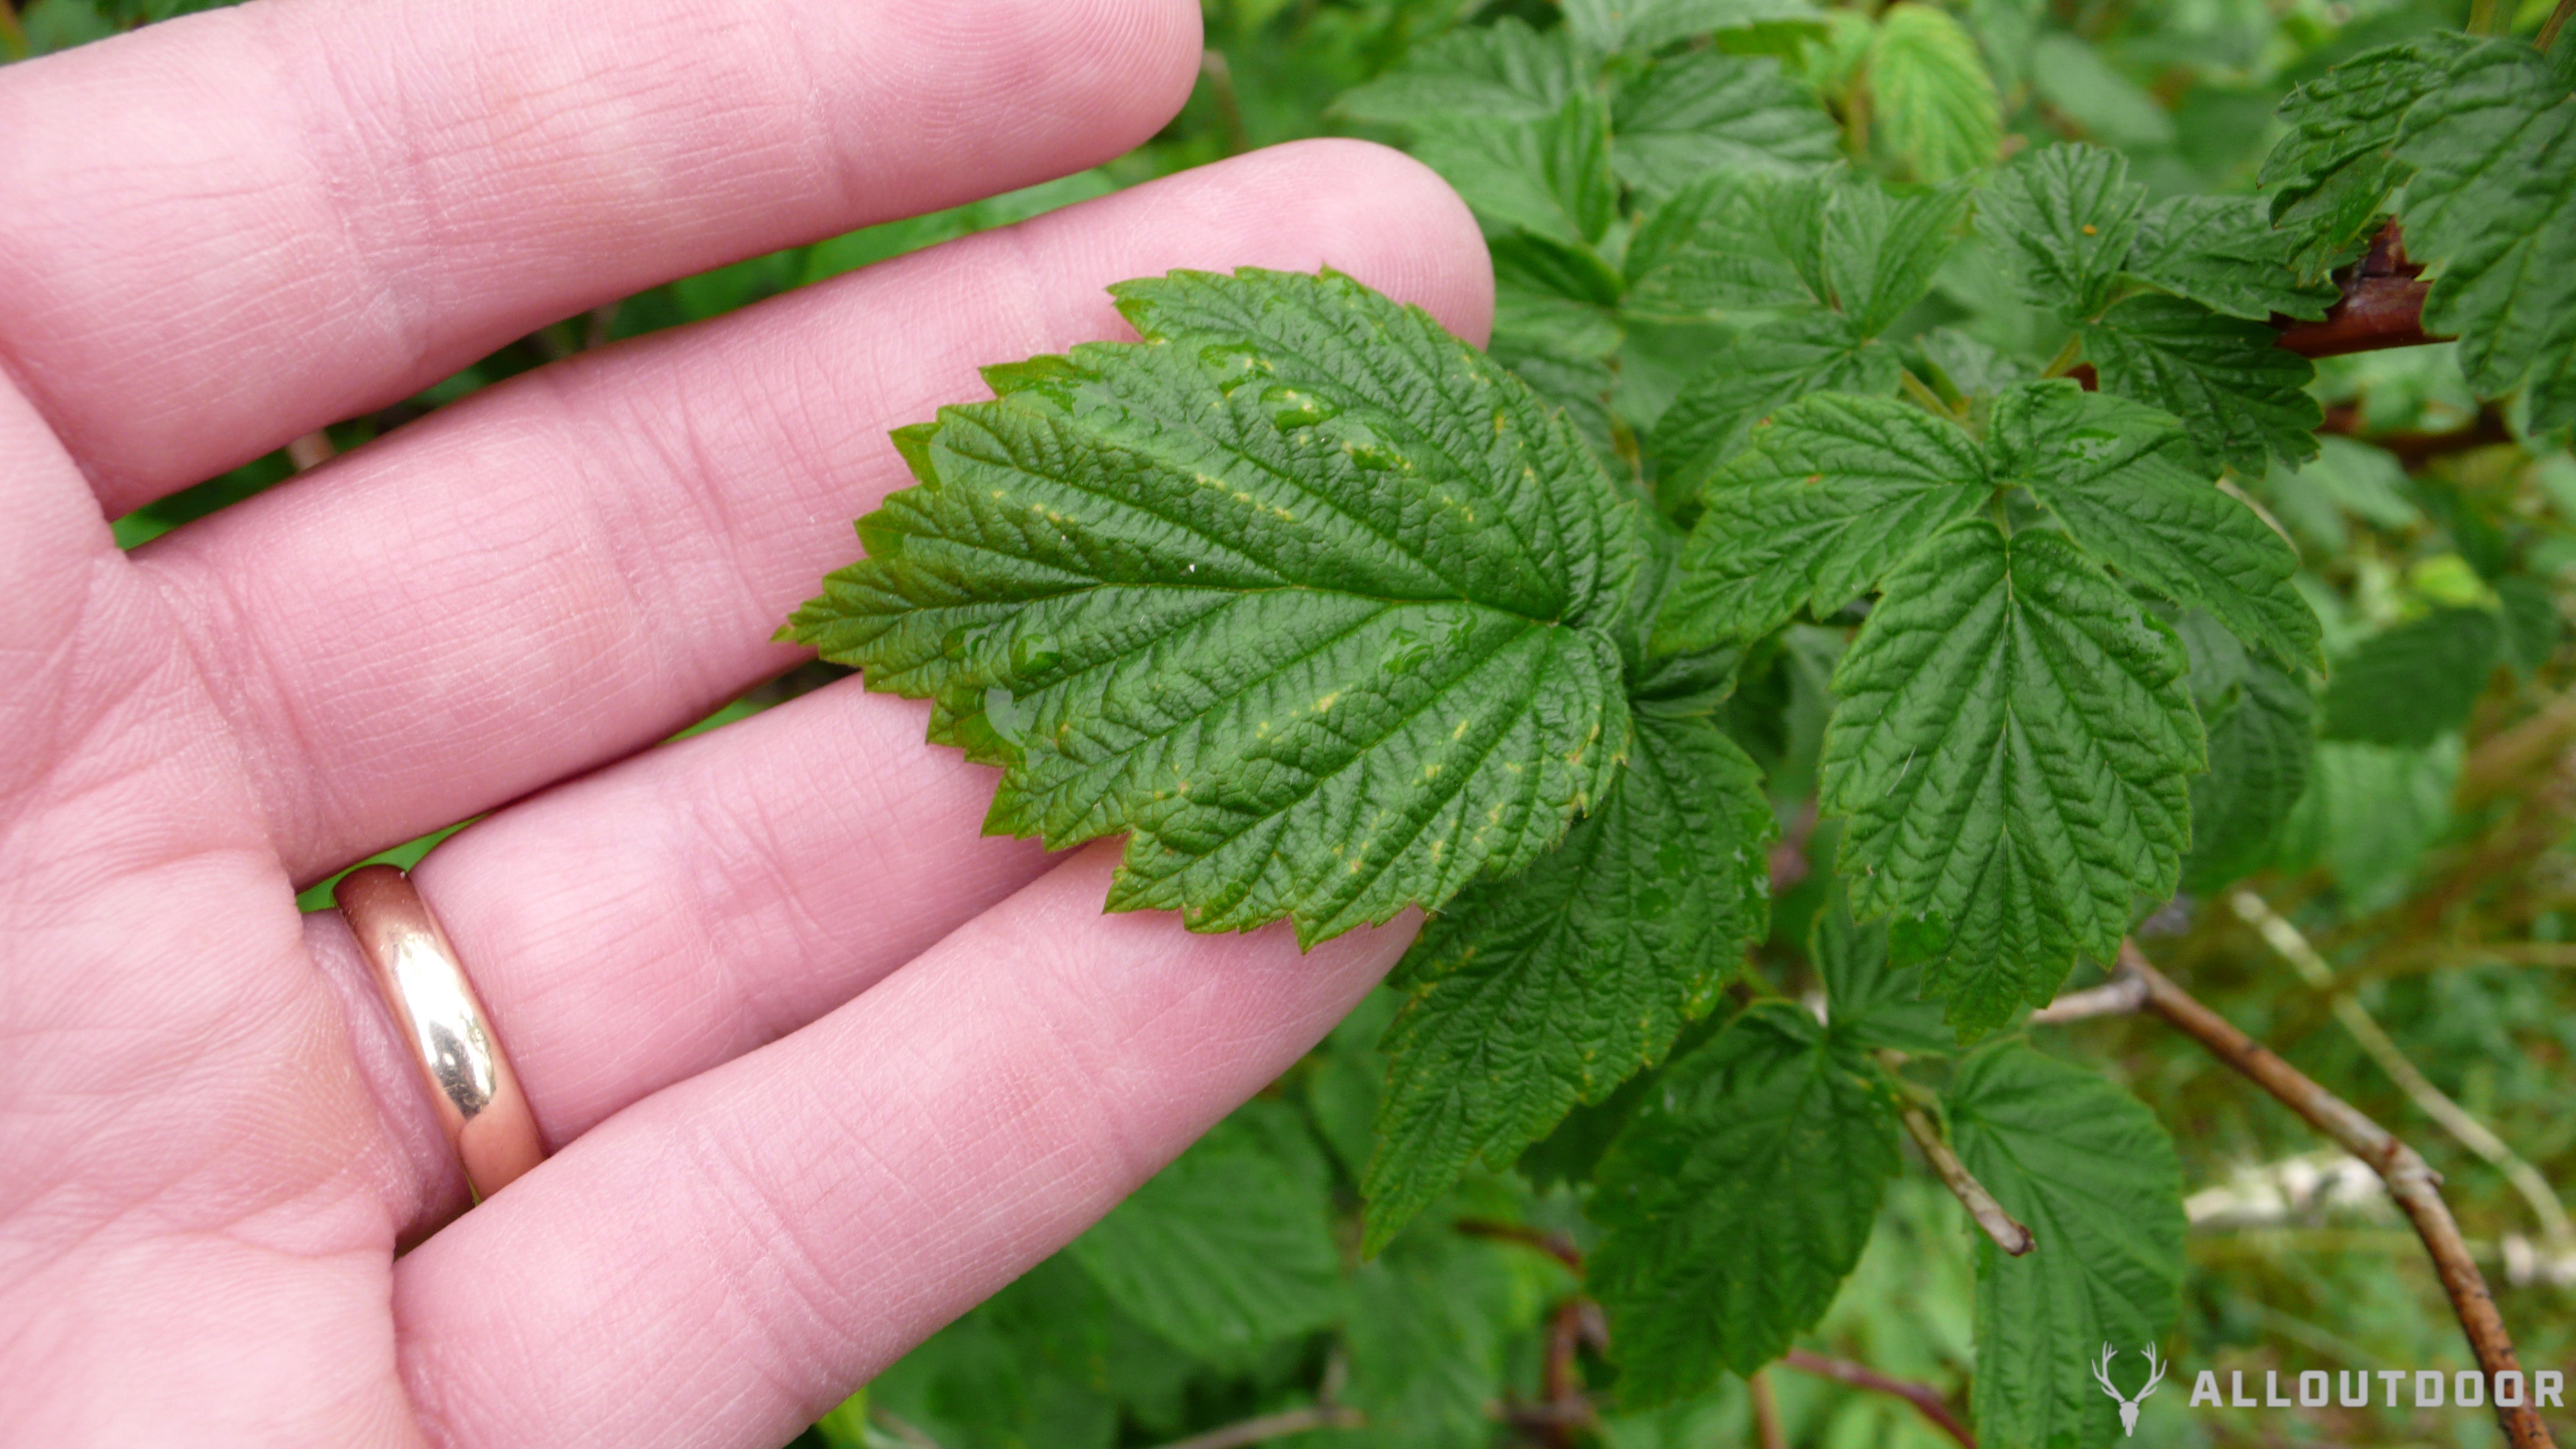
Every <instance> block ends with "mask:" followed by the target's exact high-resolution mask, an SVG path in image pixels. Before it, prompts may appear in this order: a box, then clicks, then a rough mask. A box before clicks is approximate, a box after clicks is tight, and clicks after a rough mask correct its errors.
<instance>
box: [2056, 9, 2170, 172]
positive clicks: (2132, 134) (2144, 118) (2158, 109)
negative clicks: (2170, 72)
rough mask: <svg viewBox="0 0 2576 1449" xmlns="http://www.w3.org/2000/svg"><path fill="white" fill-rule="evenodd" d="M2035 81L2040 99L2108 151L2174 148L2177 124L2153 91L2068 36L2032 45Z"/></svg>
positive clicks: (2085, 45)
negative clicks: (2108, 148) (2115, 149)
mask: <svg viewBox="0 0 2576 1449" xmlns="http://www.w3.org/2000/svg"><path fill="white" fill-rule="evenodd" d="M2030 78H2031V85H2032V88H2033V89H2034V90H2036V91H2037V92H2038V93H2039V97H2040V99H2042V100H2044V101H2046V102H2048V104H2049V105H2051V106H2053V107H2055V108H2056V110H2057V111H2058V113H2059V114H2060V115H2062V116H2064V117H2066V118H2067V119H2069V120H2072V121H2073V122H2074V123H2075V124H2076V125H2078V126H2080V127H2082V128H2083V130H2084V133H2085V134H2086V135H2087V136H2090V137H2092V138H2093V139H2095V140H2098V141H2100V142H2102V143H2103V144H2104V145H2106V146H2119V147H2124V148H2127V149H2131V150H2140V151H2154V150H2159V149H2162V148H2165V147H2169V146H2171V145H2173V144H2174V119H2173V117H2172V116H2171V115H2170V114H2168V113H2167V112H2166V111H2165V108H2164V107H2163V106H2162V105H2159V104H2158V103H2157V101H2156V98H2155V97H2154V96H2153V95H2151V94H2150V93H2149V92H2148V91H2147V88H2146V87H2144V86H2142V85H2139V84H2138V83H2137V82H2136V81H2133V80H2131V79H2129V78H2128V76H2126V75H2124V74H2122V73H2121V72H2120V70H2119V69H2118V68H2117V67H2115V66H2113V65H2112V64H2111V63H2110V62H2108V61H2106V60H2104V59H2103V58H2102V52H2101V51H2100V50H2098V49H2096V48H2095V47H2093V46H2091V45H2088V44H2086V43H2085V42H2084V41H2081V40H2078V39H2077V38H2075V37H2074V36H2072V35H2069V34H2067V33H2066V32H2064V31H2062V30H2052V31H2049V32H2047V33H2046V34H2043V35H2041V36H2040V37H2039V38H2038V39H2037V41H2036V42H2035V43H2034V44H2033V45H2032V47H2031V57H2030Z"/></svg>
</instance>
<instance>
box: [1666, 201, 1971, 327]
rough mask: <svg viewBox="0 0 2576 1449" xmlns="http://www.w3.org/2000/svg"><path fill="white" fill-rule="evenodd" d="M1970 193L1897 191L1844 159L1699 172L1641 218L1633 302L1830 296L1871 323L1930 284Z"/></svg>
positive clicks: (1736, 302)
mask: <svg viewBox="0 0 2576 1449" xmlns="http://www.w3.org/2000/svg"><path fill="white" fill-rule="evenodd" d="M1967 204H1968V196H1967V193H1966V192H1964V191H1962V190H1958V189H1954V188H1946V187H1945V188H1941V189H1938V190H1933V191H1926V192H1917V193H1913V194H1910V195H1906V196H1898V195H1895V194H1894V193H1891V192H1890V191H1888V190H1887V188H1885V187H1883V186H1880V185H1878V184H1877V183H1875V182H1872V181H1868V180H1863V179H1860V178H1856V177H1854V176H1852V175H1851V174H1850V173H1849V172H1846V171H1840V170H1836V171H1830V172H1822V173H1818V174H1816V175H1813V176H1804V177H1770V176H1761V175H1748V174H1744V173H1729V172H1720V173H1717V174H1715V175H1711V176H1707V177H1703V178H1701V179H1700V180H1699V181H1696V182H1694V183H1692V184H1691V185H1690V186H1689V187H1686V188H1684V189H1683V190H1682V191H1681V192H1679V193H1677V194H1676V195H1675V196H1674V197H1673V198H1672V200H1670V201H1669V202H1667V203H1666V204H1665V205H1664V206H1662V207H1660V208H1658V209H1657V211H1656V212H1655V214H1654V216H1653V217H1651V218H1650V219H1649V220H1648V221H1647V223H1646V225H1645V226H1644V227H1642V228H1641V229H1640V230H1639V233H1638V236H1637V240H1636V243H1635V244H1634V245H1633V246H1631V247H1630V249H1629V260H1628V266H1629V272H1630V274H1631V276H1632V277H1633V278H1634V295H1633V297H1632V299H1631V305H1634V306H1644V307H1648V308H1651V309H1654V310H1658V311H1663V312H1669V313H1673V314H1679V315H1692V314H1697V313H1702V312H1711V311H1715V312H1724V311H1729V310H1733V309H1737V308H1775V307H1792V308H1795V307H1813V308H1824V309H1828V310H1831V311H1834V312H1838V313H1840V314H1842V315H1843V316H1844V317H1846V318H1848V319H1850V321H1851V323H1852V325H1853V327H1854V328H1855V329H1857V330H1858V332H1859V333H1860V335H1863V336H1871V335H1875V334H1876V333H1877V332H1878V331H1879V330H1880V329H1882V328H1884V327H1886V326H1887V325H1888V324H1889V323H1891V322H1893V321H1895V320H1896V319H1897V318H1898V317H1899V316H1901V315H1903V314H1904V312H1905V311H1906V309H1907V308H1909V307H1912V306H1913V305H1914V304H1915V303H1916V302H1917V301H1920V300H1921V299H1922V297H1923V294H1924V292H1925V291H1926V290H1928V289H1929V288H1930V286H1931V283H1932V275H1933V273H1934V272H1936V271H1938V270H1939V269H1940V266H1941V263H1942V260H1943V259H1944V258H1946V257H1947V256H1948V255H1949V253H1950V249H1951V247H1952V245H1953V244H1954V243H1955V242H1956V241H1957V239H1958V233H1959V228H1960V224H1961V222H1962V221H1963V220H1964V219H1965V216H1966V211H1967Z"/></svg>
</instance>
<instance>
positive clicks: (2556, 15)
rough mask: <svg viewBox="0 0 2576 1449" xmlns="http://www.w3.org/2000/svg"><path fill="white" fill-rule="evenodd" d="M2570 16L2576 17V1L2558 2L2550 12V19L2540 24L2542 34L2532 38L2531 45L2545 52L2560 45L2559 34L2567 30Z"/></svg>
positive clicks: (2560, 0)
mask: <svg viewBox="0 0 2576 1449" xmlns="http://www.w3.org/2000/svg"><path fill="white" fill-rule="evenodd" d="M2570 15H2576V0H2558V6H2557V8H2556V9H2554V10H2551V11H2550V12H2549V18H2548V19H2547V20H2544V21H2542V22H2540V33H2539V34H2538V35H2535V36H2533V37H2532V39H2531V43H2532V44H2534V45H2536V46H2538V47H2540V48H2541V49H2542V50H2544V51H2546V50H2548V49H2550V48H2551V47H2552V46H2555V45H2556V44H2558V32H2560V31H2562V30H2564V29H2566V28H2567V17H2568V16H2570Z"/></svg>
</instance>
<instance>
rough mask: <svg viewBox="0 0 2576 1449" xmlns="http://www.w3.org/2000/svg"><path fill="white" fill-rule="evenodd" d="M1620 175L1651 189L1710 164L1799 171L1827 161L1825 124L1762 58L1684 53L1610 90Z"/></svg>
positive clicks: (1830, 135) (1830, 141) (1810, 101)
mask: <svg viewBox="0 0 2576 1449" xmlns="http://www.w3.org/2000/svg"><path fill="white" fill-rule="evenodd" d="M1617 131H1618V137H1619V140H1618V146H1617V149H1616V153H1615V159H1616V162H1617V165H1618V169H1619V175H1620V176H1621V177H1622V178H1623V179H1625V180H1626V181H1627V182H1628V183H1629V184H1630V185H1632V186H1636V187H1639V188H1642V189H1644V190H1646V191H1650V192H1668V191H1674V190H1678V189H1679V188H1681V187H1682V186H1684V185H1686V184H1688V183H1689V182H1690V181H1692V180H1693V179H1694V178H1696V177H1698V176H1699V175H1700V174H1701V173H1703V172H1706V171H1710V170H1715V169H1718V168H1722V167H1723V168H1735V169H1748V170H1754V171H1805V170H1812V169H1814V168H1815V167H1818V166H1822V165H1824V164H1826V163H1827V162H1830V161H1832V160H1833V159H1834V156H1835V134H1834V124H1833V121H1832V120H1831V119H1830V118H1828V117H1827V116H1826V115H1825V113H1824V110H1823V108H1821V107H1819V106H1818V105H1817V104H1816V101H1815V97H1814V96H1813V95H1811V94H1809V93H1808V92H1807V91H1806V90H1805V89H1804V88H1802V87H1801V86H1799V85H1798V84H1797V83H1796V82H1794V81H1791V80H1790V79H1789V78H1788V77H1786V76H1784V75H1782V74H1781V73H1780V63H1779V62H1778V61H1776V60H1773V59H1771V58H1769V57H1768V56H1740V55H1727V54H1725V53H1723V52H1720V51H1714V50H1690V51H1683V52H1682V53H1680V54H1679V55H1675V56H1671V57H1668V58H1666V59H1664V60H1661V61H1657V62H1656V63H1655V64H1654V65H1653V66H1652V67H1651V68H1649V69H1648V70H1647V71H1646V73H1645V74H1644V75H1641V76H1639V77H1638V78H1637V79H1635V80H1633V81H1631V82H1629V83H1628V85H1627V87H1626V88H1625V89H1623V90H1622V91H1620V93H1619V106H1618V124H1617Z"/></svg>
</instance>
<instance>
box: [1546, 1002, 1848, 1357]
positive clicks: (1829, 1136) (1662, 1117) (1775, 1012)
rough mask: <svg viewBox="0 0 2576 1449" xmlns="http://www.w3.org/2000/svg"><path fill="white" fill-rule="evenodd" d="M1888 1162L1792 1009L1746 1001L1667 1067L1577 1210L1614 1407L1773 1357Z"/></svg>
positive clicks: (1837, 1065)
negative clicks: (1583, 1207) (1617, 1400)
mask: <svg viewBox="0 0 2576 1449" xmlns="http://www.w3.org/2000/svg"><path fill="white" fill-rule="evenodd" d="M1897 1165H1898V1157H1897V1152H1896V1126H1895V1119H1894V1115H1893V1114H1892V1113H1891V1112H1890V1111H1889V1110H1888V1109H1887V1107H1886V1104H1885V1103H1884V1101H1883V1100H1882V1099H1880V1098H1879V1097H1878V1096H1877V1095H1876V1094H1875V1093H1874V1092H1873V1090H1872V1088H1871V1086H1870V1085H1869V1084H1868V1083H1867V1082H1866V1081H1865V1080H1864V1079H1863V1078H1862V1077H1861V1075H1860V1074H1859V1072H1858V1071H1857V1070H1856V1069H1855V1065H1854V1063H1852V1062H1851V1061H1850V1060H1848V1059H1847V1058H1846V1057H1845V1056H1844V1054H1843V1053H1841V1052H1840V1051H1838V1050H1836V1049H1834V1048H1833V1047H1831V1046H1830V1045H1829V1044H1828V1043H1827V1041H1826V1039H1825V1036H1824V1033H1823V1031H1822V1029H1821V1028H1819V1027H1818V1026H1817V1025H1816V1023H1815V1020H1814V1019H1813V1018H1812V1017H1809V1016H1807V1015H1806V1014H1805V1013H1804V1012H1801V1011H1799V1010H1797V1009H1796V1008H1794V1007H1787V1006H1779V1005H1773V1006H1765V1007H1756V1008H1754V1009H1753V1010H1751V1011H1749V1012H1747V1013H1746V1014H1745V1015H1744V1016H1742V1017H1740V1018H1738V1019H1737V1020H1736V1021H1735V1022H1734V1023H1733V1024H1732V1025H1730V1026H1728V1027H1727V1029H1726V1030H1725V1031H1724V1032H1721V1033H1720V1034H1719V1035H1718V1036H1717V1037H1716V1038H1715V1039H1714V1040H1712V1041H1710V1042H1709V1043H1708V1044H1707V1045H1705V1046H1703V1047H1700V1048H1698V1049H1697V1050H1695V1051H1693V1052H1691V1053H1690V1055H1688V1056H1686V1057H1683V1058H1682V1059H1680V1060H1679V1061H1677V1062H1675V1063H1674V1064H1673V1065H1672V1067H1671V1068H1669V1069H1668V1070H1667V1071H1666V1072H1665V1074H1664V1077H1663V1079H1662V1080H1661V1081H1660V1082H1659V1083H1657V1084H1656V1090H1654V1091H1652V1092H1650V1093H1649V1094H1648V1096H1647V1097H1646V1099H1645V1100H1644V1101H1643V1102H1641V1103H1640V1104H1639V1105H1638V1108H1637V1112H1636V1115H1635V1116H1634V1117H1632V1118H1631V1119H1630V1120H1629V1123H1628V1126H1627V1128H1626V1130H1625V1131H1623V1132H1622V1133H1621V1134H1620V1136H1619V1140H1618V1141H1617V1143H1615V1144H1614V1145H1613V1146H1612V1147H1611V1149H1610V1153H1609V1155H1608V1157H1606V1158H1605V1159H1604V1160H1603V1162H1602V1164H1601V1172H1600V1178H1599V1185H1598V1187H1597V1188H1596V1189H1595V1191H1594V1194H1593V1197H1592V1200H1591V1204H1590V1206H1589V1208H1588V1209H1587V1212H1588V1213H1589V1215H1590V1216H1591V1217H1592V1218H1593V1220H1594V1221H1596V1222H1598V1223H1599V1224H1601V1226H1602V1227H1603V1228H1604V1229H1605V1230H1606V1232H1605V1235H1604V1236H1603V1238H1602V1241H1601V1245H1600V1247H1598V1248H1597V1249H1595V1250H1594V1251H1593V1253H1592V1255H1591V1265H1590V1272H1591V1285H1592V1289H1593V1291H1594V1293H1595V1294H1596V1295H1598V1296H1599V1298H1600V1300H1601V1304H1602V1307H1604V1308H1605V1309H1607V1310H1608V1311H1609V1314H1610V1342H1611V1345H1612V1349H1611V1351H1612V1353H1613V1354H1614V1355H1615V1356H1616V1357H1617V1359H1618V1362H1619V1366H1620V1380H1619V1385H1620V1393H1621V1396H1622V1399H1623V1401H1624V1402H1626V1403H1628V1404H1630V1405H1632V1406H1643V1405H1652V1404H1656V1403H1661V1402H1664V1401H1666V1400H1669V1399H1673V1398H1677V1397H1680V1396H1681V1395H1684V1394H1688V1393H1692V1392H1695V1391H1697V1390H1700V1389H1704V1388H1706V1387H1708V1386H1709V1385H1710V1384H1711V1383H1712V1382H1713V1381H1714V1380H1715V1379H1716V1378H1717V1376H1718V1375H1719V1373H1721V1372H1725V1371H1732V1372H1735V1373H1750V1372H1752V1371H1753V1370H1754V1369H1756V1368H1759V1367H1761V1366H1762V1365H1763V1364H1765V1363H1768V1362H1770V1361H1771V1360H1772V1359H1774V1358H1777V1357H1778V1356H1779V1355H1780V1352H1781V1351H1782V1350H1783V1349H1785V1348H1786V1347H1788V1343H1789V1338H1790V1335H1792V1334H1794V1333H1796V1332H1797V1331H1798V1330H1800V1329H1802V1328H1805V1327H1807V1326H1808V1325H1810V1324H1812V1323H1814V1322H1815V1321H1816V1319H1817V1318H1818V1317H1819V1316H1820V1315H1822V1314H1823V1313H1824V1311H1825V1308H1826V1306H1827V1305H1828V1304H1830V1303H1831V1302H1832V1301H1833V1296H1834V1290H1835V1289H1836V1288H1838V1287H1839V1286H1841V1283H1842V1280H1843V1277H1844V1275H1845V1274H1847V1273H1849V1272H1850V1271H1851V1269H1852V1265H1853V1264H1854V1263H1855V1262H1857V1261H1859V1258H1860V1251H1861V1248H1862V1246H1863V1245H1864V1244H1866V1243H1867V1241H1868V1239H1869V1229H1870V1224H1871V1222H1872V1221H1873V1220H1875V1219H1876V1217H1877V1216H1878V1204H1879V1198H1880V1196H1881V1195H1882V1194H1883V1193H1884V1192H1885V1190H1886V1186H1887V1179H1888V1178H1889V1177H1890V1176H1892V1175H1894V1173H1895V1172H1896V1169H1897Z"/></svg>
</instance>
